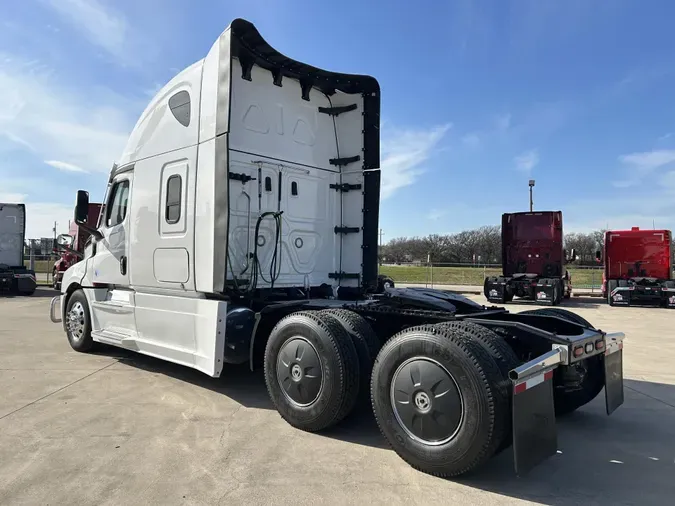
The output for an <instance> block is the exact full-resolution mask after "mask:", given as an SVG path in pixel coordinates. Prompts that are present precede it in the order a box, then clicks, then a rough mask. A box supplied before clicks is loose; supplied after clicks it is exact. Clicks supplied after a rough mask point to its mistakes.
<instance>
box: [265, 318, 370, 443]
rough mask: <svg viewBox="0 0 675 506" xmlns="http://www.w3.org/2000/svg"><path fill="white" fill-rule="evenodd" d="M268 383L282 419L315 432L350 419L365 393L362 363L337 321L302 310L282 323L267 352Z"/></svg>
mask: <svg viewBox="0 0 675 506" xmlns="http://www.w3.org/2000/svg"><path fill="white" fill-rule="evenodd" d="M264 370H265V383H266V384H267V391H268V393H269V396H270V398H271V400H272V403H273V404H274V406H275V407H276V409H277V411H278V412H279V414H280V415H281V417H282V418H283V419H284V420H286V421H287V422H288V423H289V424H290V425H292V426H293V427H296V428H298V429H301V430H305V431H309V432H314V431H319V430H322V429H325V428H327V427H330V426H332V425H335V424H336V423H338V422H340V421H341V420H342V419H344V418H345V417H346V416H347V414H348V413H349V412H350V411H351V410H352V409H353V408H354V405H355V402H356V399H357V395H358V392H359V380H360V378H359V359H358V355H357V352H356V348H355V347H354V344H353V343H352V340H351V338H350V337H349V334H348V333H347V331H346V330H345V329H344V328H343V327H342V325H341V324H340V322H339V321H338V320H337V319H335V317H333V316H330V315H327V314H320V313H319V312H316V311H302V312H298V313H293V314H291V315H288V316H286V317H285V318H282V319H281V320H280V321H279V322H278V323H277V324H276V325H275V326H274V328H273V329H272V331H271V332H270V337H269V340H268V341H267V346H266V348H265V365H264Z"/></svg>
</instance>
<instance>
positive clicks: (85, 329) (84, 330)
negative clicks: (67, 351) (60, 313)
mask: <svg viewBox="0 0 675 506" xmlns="http://www.w3.org/2000/svg"><path fill="white" fill-rule="evenodd" d="M65 324H66V335H67V336H68V342H69V343H70V347H71V348H72V349H74V350H75V351H79V352H82V353H86V352H88V351H91V350H92V349H93V348H94V345H95V343H94V340H93V339H92V337H91V313H90V312H89V303H88V302H87V297H86V296H85V295H84V292H83V291H82V290H76V291H75V292H74V293H73V294H72V295H71V296H70V298H69V299H68V304H67V306H66V318H65Z"/></svg>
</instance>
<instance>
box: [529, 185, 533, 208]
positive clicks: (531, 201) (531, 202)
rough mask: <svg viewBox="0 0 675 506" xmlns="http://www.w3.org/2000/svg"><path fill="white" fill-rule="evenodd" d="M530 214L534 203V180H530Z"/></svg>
mask: <svg viewBox="0 0 675 506" xmlns="http://www.w3.org/2000/svg"><path fill="white" fill-rule="evenodd" d="M529 184H530V212H532V209H533V207H534V202H533V200H532V188H534V179H530V183H529Z"/></svg>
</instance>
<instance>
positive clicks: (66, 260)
mask: <svg viewBox="0 0 675 506" xmlns="http://www.w3.org/2000/svg"><path fill="white" fill-rule="evenodd" d="M101 206H102V204H98V203H91V204H89V214H88V223H87V225H89V226H90V227H91V228H96V227H97V225H98V216H99V214H100V212H101ZM89 235H90V234H89V233H88V232H85V231H84V230H83V229H82V228H81V227H79V226H78V225H77V223H75V222H73V223H71V225H70V230H69V231H68V236H70V237H71V238H72V244H70V245H67V246H68V248H67V249H61V248H60V246H59V245H54V253H56V254H57V255H59V258H58V260H56V262H54V268H53V269H52V286H53V287H54V289H55V290H60V289H61V278H62V277H63V273H64V272H65V271H66V269H68V267H70V266H71V265H73V264H75V263H77V262H79V261H80V259H81V258H82V253H83V252H84V245H85V244H86V243H87V239H89ZM63 237H65V236H63Z"/></svg>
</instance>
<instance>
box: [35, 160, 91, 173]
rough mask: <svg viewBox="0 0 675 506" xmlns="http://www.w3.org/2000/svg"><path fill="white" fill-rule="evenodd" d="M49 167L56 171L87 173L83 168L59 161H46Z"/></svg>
mask: <svg viewBox="0 0 675 506" xmlns="http://www.w3.org/2000/svg"><path fill="white" fill-rule="evenodd" d="M45 163H46V164H47V165H50V166H52V167H54V168H55V169H59V170H63V171H66V172H87V171H86V170H84V169H83V168H82V167H78V166H77V165H73V164H72V163H67V162H59V161H58V160H45Z"/></svg>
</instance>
